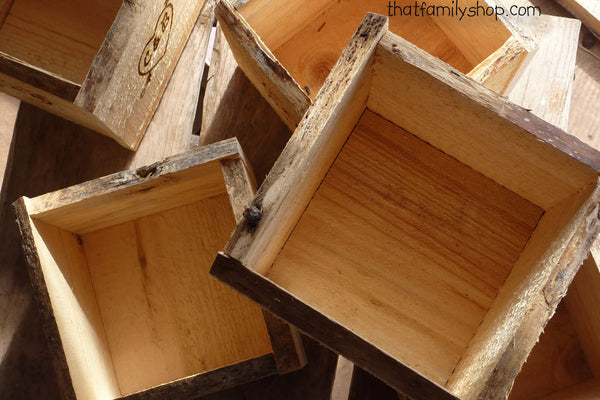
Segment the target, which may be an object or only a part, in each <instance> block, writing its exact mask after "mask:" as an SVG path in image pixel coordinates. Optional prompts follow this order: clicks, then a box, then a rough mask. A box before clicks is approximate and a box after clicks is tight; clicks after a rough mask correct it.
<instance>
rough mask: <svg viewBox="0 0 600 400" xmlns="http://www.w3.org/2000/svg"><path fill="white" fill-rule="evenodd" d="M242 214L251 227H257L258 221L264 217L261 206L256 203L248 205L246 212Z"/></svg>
mask: <svg viewBox="0 0 600 400" xmlns="http://www.w3.org/2000/svg"><path fill="white" fill-rule="evenodd" d="M242 216H243V217H244V220H245V221H246V224H247V225H248V226H249V227H250V228H252V229H253V228H256V226H257V225H258V223H259V222H260V220H261V219H262V217H263V212H262V210H261V209H260V207H257V206H255V205H252V204H251V205H249V206H248V207H246V209H245V210H244V213H243V214H242Z"/></svg>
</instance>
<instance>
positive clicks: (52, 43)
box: [0, 0, 123, 84]
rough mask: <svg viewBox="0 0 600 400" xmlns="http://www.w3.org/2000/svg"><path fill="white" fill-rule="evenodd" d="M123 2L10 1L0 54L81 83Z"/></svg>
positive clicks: (1, 32) (1, 38)
mask: <svg viewBox="0 0 600 400" xmlns="http://www.w3.org/2000/svg"><path fill="white" fill-rule="evenodd" d="M122 3H123V2H122V1H120V0H110V1H101V2H93V1H84V2H81V3H80V4H79V6H74V5H73V3H72V2H71V1H67V0H60V1H52V2H48V1H40V0H13V1H12V7H11V8H10V12H9V13H8V15H7V17H6V20H5V21H4V24H2V26H1V27H0V51H1V52H3V53H6V54H10V55H11V56H13V57H15V58H18V59H19V60H22V61H23V62H25V63H28V64H31V65H34V66H36V67H38V68H40V69H43V70H46V71H48V72H50V73H52V74H55V75H58V76H60V77H62V78H64V79H67V80H69V81H71V82H74V83H77V84H81V83H82V82H83V80H84V79H85V77H86V75H87V73H88V70H89V69H90V66H91V65H92V62H93V61H94V57H96V53H97V52H98V49H100V47H101V46H102V42H103V41H104V37H105V36H106V34H107V32H108V30H109V29H110V27H111V25H112V23H113V21H114V19H115V17H116V16H117V13H118V12H119V8H120V7H121V5H122Z"/></svg>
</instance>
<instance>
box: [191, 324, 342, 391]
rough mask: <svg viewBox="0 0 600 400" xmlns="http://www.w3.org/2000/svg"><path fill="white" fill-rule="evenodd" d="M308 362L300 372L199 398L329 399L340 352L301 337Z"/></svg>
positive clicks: (273, 377)
mask: <svg viewBox="0 0 600 400" xmlns="http://www.w3.org/2000/svg"><path fill="white" fill-rule="evenodd" d="M302 343H303V346H304V348H305V350H306V355H307V358H308V360H309V363H308V364H307V365H306V367H304V368H302V369H301V370H299V371H296V372H291V373H289V374H286V375H281V376H272V377H270V378H265V379H261V380H260V381H256V382H252V383H249V384H246V385H242V386H238V387H236V388H233V389H230V390H225V391H223V392H220V393H215V394H213V395H210V396H206V397H202V398H200V399H198V400H283V399H284V400H308V399H310V400H330V393H331V386H332V384H333V378H334V372H335V367H336V364H337V355H336V354H334V353H333V352H331V351H330V350H328V349H326V348H325V347H323V346H321V345H320V344H319V343H317V342H315V341H314V340H312V339H310V338H309V337H307V336H302Z"/></svg>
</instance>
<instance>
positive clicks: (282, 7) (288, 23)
mask: <svg viewBox="0 0 600 400" xmlns="http://www.w3.org/2000/svg"><path fill="white" fill-rule="evenodd" d="M233 3H234V5H235V6H236V7H237V8H239V9H240V12H241V13H242V15H243V16H244V19H246V20H247V21H248V23H250V25H251V26H252V28H253V29H254V30H255V31H256V33H258V34H259V35H260V37H261V39H262V40H263V41H264V42H265V43H266V44H267V46H269V48H270V49H276V48H277V47H279V46H281V44H282V43H284V42H285V41H286V40H288V39H289V38H290V37H291V36H292V35H293V34H294V33H296V32H298V31H299V30H301V29H302V28H303V27H304V26H305V25H306V24H308V23H309V22H310V21H312V19H313V18H315V17H316V16H317V15H319V13H320V12H322V11H323V10H325V9H326V8H328V7H329V6H331V5H332V4H334V3H335V0H311V1H309V2H306V1H273V0H250V1H248V0H237V1H234V2H233ZM363 16H364V15H363ZM273 21H285V24H274V23H273ZM284 25H285V26H284ZM357 26H358V25H357Z"/></svg>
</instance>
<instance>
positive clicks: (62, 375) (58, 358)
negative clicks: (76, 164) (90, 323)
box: [12, 197, 76, 400]
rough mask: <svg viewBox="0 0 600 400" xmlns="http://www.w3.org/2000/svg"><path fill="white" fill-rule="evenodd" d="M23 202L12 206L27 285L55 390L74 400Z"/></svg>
mask: <svg viewBox="0 0 600 400" xmlns="http://www.w3.org/2000/svg"><path fill="white" fill-rule="evenodd" d="M25 201H26V200H25V198H24V197H21V198H20V199H18V200H17V201H15V202H14V203H13V204H12V207H13V211H14V212H15V215H16V221H17V225H18V228H19V232H20V234H21V247H22V249H23V255H24V258H25V261H26V264H27V266H28V268H27V271H28V274H29V278H30V280H31V285H32V286H33V293H34V298H35V301H36V303H37V305H38V307H37V308H38V310H39V312H40V317H41V322H42V327H43V330H44V332H45V335H46V341H47V343H48V348H49V350H50V354H51V358H52V366H53V367H54V370H55V372H56V375H57V378H58V381H57V382H58V387H59V390H60V392H61V394H62V396H63V397H64V398H65V399H68V400H76V395H75V390H74V388H73V382H72V380H71V373H70V372H69V365H68V363H67V357H66V355H65V352H64V350H63V343H62V340H61V337H60V333H59V330H58V324H57V323H56V319H55V318H54V311H53V309H52V302H51V301H50V294H49V293H48V287H47V286H46V280H45V279H44V273H43V272H42V266H41V261H40V257H39V254H38V252H37V248H36V246H35V239H34V237H33V229H32V227H31V222H30V219H29V213H28V212H27V206H26V204H25Z"/></svg>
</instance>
